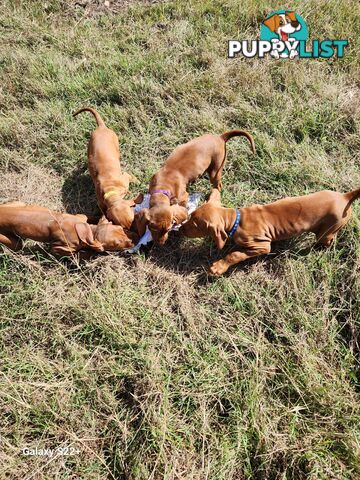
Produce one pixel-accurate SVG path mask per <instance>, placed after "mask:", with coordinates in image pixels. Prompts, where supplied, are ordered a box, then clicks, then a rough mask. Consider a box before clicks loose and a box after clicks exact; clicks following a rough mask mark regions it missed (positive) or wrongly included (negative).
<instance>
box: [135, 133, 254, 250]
mask: <svg viewBox="0 0 360 480" xmlns="http://www.w3.org/2000/svg"><path fill="white" fill-rule="evenodd" d="M237 136H245V137H246V138H247V139H248V140H249V141H250V144H251V148H252V151H253V153H255V144H254V140H253V138H252V136H251V135H250V134H249V133H248V132H245V131H244V130H233V131H231V132H226V133H223V134H222V135H209V134H208V135H202V136H201V137H198V138H195V139H194V140H191V141H190V142H188V143H185V144H183V145H180V146H178V147H177V148H175V150H174V151H173V152H172V154H171V155H170V156H169V158H168V159H167V160H166V162H165V165H164V166H163V167H162V168H161V169H160V170H159V171H158V172H157V173H156V174H155V175H154V176H153V177H152V179H151V181H150V187H149V193H150V194H151V197H150V209H148V208H144V209H143V210H141V212H139V214H137V215H136V217H135V222H136V224H137V229H138V233H139V234H140V235H143V234H144V232H145V228H146V225H148V226H149V230H150V232H151V235H152V237H153V239H154V241H155V242H156V243H159V244H160V245H162V244H164V243H165V242H166V240H167V238H168V232H169V230H170V228H171V226H172V224H173V223H176V224H180V223H182V222H183V221H184V220H186V219H187V217H188V214H187V210H186V208H185V207H186V204H187V199H188V196H189V195H188V193H187V192H186V187H187V185H188V183H190V182H193V181H194V180H196V179H197V178H198V177H199V176H200V175H202V174H203V173H204V172H208V174H209V178H210V182H211V184H212V185H213V187H214V188H218V189H219V190H220V189H221V174H222V170H223V168H224V163H225V159H226V142H227V141H228V140H229V139H230V138H232V137H237Z"/></svg>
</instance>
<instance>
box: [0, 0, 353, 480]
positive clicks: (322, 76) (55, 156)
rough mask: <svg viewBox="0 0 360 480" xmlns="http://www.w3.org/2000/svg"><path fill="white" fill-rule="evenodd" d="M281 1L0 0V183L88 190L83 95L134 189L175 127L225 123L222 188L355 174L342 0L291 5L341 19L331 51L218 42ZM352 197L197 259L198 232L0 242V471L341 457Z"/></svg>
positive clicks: (205, 473)
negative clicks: (227, 259)
mask: <svg viewBox="0 0 360 480" xmlns="http://www.w3.org/2000/svg"><path fill="white" fill-rule="evenodd" d="M294 5H295V2H285V3H283V2H279V1H272V2H270V1H265V0H258V1H255V0H254V1H250V0H244V1H242V2H239V1H237V0H223V1H218V0H212V1H209V0H204V1H200V0H198V1H184V0H182V1H180V0H174V1H169V2H161V1H158V2H152V1H147V2H141V1H137V2H131V1H123V2H113V1H110V2H109V6H106V5H105V4H104V2H102V1H98V2H96V1H85V0H82V1H79V2H77V3H76V2H71V1H60V0H54V1H51V2H50V1H35V0H34V1H15V2H14V1H5V2H3V4H2V7H1V11H0V33H1V55H0V62H1V70H0V111H1V114H0V171H1V178H2V181H1V186H0V201H7V200H14V199H18V200H23V201H26V202H32V203H38V204H41V205H45V206H48V207H51V208H57V209H61V210H64V209H66V210H67V211H69V212H88V213H90V212H93V211H94V209H95V208H96V202H95V199H94V191H93V187H92V184H91V180H90V179H89V176H88V173H87V166H86V144H87V141H88V138H89V134H90V132H91V130H92V129H93V128H94V120H93V118H92V117H91V116H90V115H89V114H87V113H84V114H82V115H81V116H78V117H76V118H75V119H74V118H72V112H74V111H75V110H76V109H77V108H79V107H80V106H83V105H92V106H94V107H96V108H97V109H98V110H99V111H100V112H101V114H102V115H103V117H104V119H105V121H106V123H107V125H108V126H109V127H111V128H113V129H114V130H115V131H116V133H117V134H118V135H119V139H120V144H121V151H122V165H123V168H124V169H125V170H127V171H129V172H131V173H133V174H134V175H136V176H137V177H138V178H139V180H140V183H139V184H138V185H135V184H133V185H132V187H131V188H132V193H134V194H135V193H137V192H138V191H142V192H145V191H146V188H147V184H148V181H149V178H150V176H151V174H152V173H153V172H155V171H156V169H157V168H158V167H159V166H160V165H161V164H162V163H163V161H164V159H165V158H166V156H167V155H168V154H169V153H170V152H171V151H172V149H173V148H174V147H175V146H176V145H178V144H180V143H182V142H184V141H187V140H189V139H191V138H193V137H195V136H197V135H200V134H202V133H204V132H211V133H222V132H223V131H226V130H229V129H233V128H246V129H247V130H248V131H249V132H251V133H252V134H253V135H254V138H255V142H256V146H257V153H256V155H252V154H251V152H250V149H249V145H248V143H247V142H246V140H245V139H241V138H236V139H233V140H231V141H229V148H228V160H227V163H226V166H225V171H224V178H223V183H224V194H223V203H224V205H226V206H233V207H234V206H244V205H247V204H251V203H254V202H257V203H263V202H269V201H272V200H275V199H279V198H281V197H283V196H286V195H297V194H305V193H310V192H313V191H316V190H321V189H324V188H327V189H334V190H339V191H348V190H351V189H355V188H358V187H359V185H360V172H359V154H358V151H359V144H360V141H359V134H358V133H359V131H358V127H359V102H360V95H359V93H360V92H359V84H358V79H359V56H358V55H359V50H358V47H359V44H358V42H359V33H360V32H359V25H360V20H359V6H358V5H357V4H356V2H353V1H350V0H344V1H342V2H340V1H328V0H308V1H306V2H301V3H300V4H299V5H298V4H296V6H295V8H296V11H297V12H298V13H300V14H301V15H302V16H303V17H304V19H305V20H306V21H307V22H308V25H309V28H310V37H311V39H325V38H331V39H333V38H334V39H348V40H349V42H350V47H349V48H348V49H347V50H346V54H345V58H344V59H343V60H337V59H331V60H300V61H286V60H285V61H275V60H272V59H265V60H257V59H253V60H245V59H237V60H229V59H227V58H226V53H227V52H226V49H227V40H229V39H242V38H243V39H252V38H254V39H256V38H258V34H259V26H260V23H261V21H262V20H263V19H264V17H265V15H266V14H268V13H269V12H271V11H272V10H274V9H276V8H294ZM191 188H192V191H200V192H202V193H203V194H204V195H206V193H207V192H208V191H209V184H208V181H207V179H206V178H204V179H201V180H200V181H199V182H197V183H196V184H195V185H193V186H192V187H191ZM359 213H360V204H359V202H358V203H357V204H356V205H354V213H353V217H352V219H351V221H350V223H349V224H348V225H347V227H346V228H345V229H344V230H343V231H342V232H341V233H340V235H339V236H338V238H337V239H336V242H335V243H334V245H333V246H331V248H330V249H328V250H326V251H317V250H314V249H313V248H309V247H311V245H312V243H313V238H312V237H311V236H304V237H301V238H300V239H296V240H293V241H290V242H287V243H281V244H279V245H275V246H274V250H273V253H272V254H271V255H269V256H267V257H266V258H261V259H257V260H254V261H251V262H248V263H246V264H244V265H242V266H238V267H237V268H235V269H232V270H231V271H230V272H229V273H228V274H227V275H225V276H224V277H222V278H219V279H215V280H210V279H209V278H208V277H207V275H206V271H207V268H208V266H209V264H210V262H211V260H214V259H216V258H218V253H217V252H216V250H215V248H214V246H213V244H212V243H211V241H209V240H195V241H194V240H190V239H189V240H186V239H184V238H182V237H181V236H179V235H178V234H174V235H173V236H171V238H170V240H169V241H168V243H167V244H166V245H165V246H164V247H163V248H160V247H154V248H151V249H149V250H148V251H146V252H142V254H140V255H134V256H131V257H123V256H116V255H109V256H102V257H99V258H97V259H95V260H93V261H89V262H86V263H83V264H76V263H74V262H73V263H71V262H65V261H59V260H57V259H55V258H53V257H52V256H51V255H50V254H49V252H48V251H47V250H46V249H45V248H43V247H42V246H36V245H34V244H33V243H31V242H28V243H27V245H26V247H25V249H24V250H23V251H22V252H20V253H16V254H15V253H11V252H9V251H8V250H6V249H2V250H1V253H0V301H1V306H0V320H1V323H0V326H1V337H0V342H1V346H0V358H1V372H0V401H1V422H0V472H1V474H0V476H1V477H2V478H11V479H24V478H26V479H55V478H57V479H86V480H87V479H119V480H120V479H129V480H143V479H153V480H157V479H159V480H160V479H167V480H170V479H181V480H185V479H186V480H190V479H196V480H203V479H209V480H210V479H211V480H230V479H231V480H241V479H260V480H270V479H279V480H280V479H281V480H285V479H288V480H289V479H294V480H299V479H311V480H313V479H355V478H359V474H360V466H359V458H360V457H359V447H358V436H357V434H358V427H359V417H358V413H359V411H358V408H357V407H358V405H359V403H358V396H357V394H358V390H357V388H358V387H357V386H358V384H357V374H358V369H357V365H358V364H357V360H358V352H359V350H358V349H359V343H358V335H359V324H358V323H357V321H358V317H359V298H360V295H359V281H358V279H359V253H360V242H359V235H358V229H359ZM306 249H307V250H308V251H307V252H306ZM66 445H67V446H71V447H73V448H74V449H75V450H76V451H75V452H72V453H74V454H73V455H68V456H66V455H61V454H60V452H59V451H58V452H57V453H56V454H54V456H53V457H42V456H32V457H29V456H25V455H24V454H23V453H22V449H23V448H25V447H29V448H35V447H37V448H56V447H62V446H66ZM62 453H64V452H62Z"/></svg>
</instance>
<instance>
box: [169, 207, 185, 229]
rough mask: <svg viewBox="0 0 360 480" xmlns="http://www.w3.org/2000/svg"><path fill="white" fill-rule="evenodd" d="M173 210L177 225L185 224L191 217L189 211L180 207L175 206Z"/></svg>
mask: <svg viewBox="0 0 360 480" xmlns="http://www.w3.org/2000/svg"><path fill="white" fill-rule="evenodd" d="M171 210H172V214H173V220H174V222H175V223H176V225H179V223H183V222H185V220H187V219H188V217H189V214H188V211H187V209H186V208H185V207H181V206H180V205H173V206H172V207H171Z"/></svg>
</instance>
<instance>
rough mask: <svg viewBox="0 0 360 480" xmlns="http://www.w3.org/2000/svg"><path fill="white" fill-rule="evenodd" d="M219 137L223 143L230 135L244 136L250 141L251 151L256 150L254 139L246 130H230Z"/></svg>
mask: <svg viewBox="0 0 360 480" xmlns="http://www.w3.org/2000/svg"><path fill="white" fill-rule="evenodd" d="M220 137H221V138H222V139H223V140H224V142H225V143H226V142H227V141H228V140H229V139H230V138H232V137H246V138H247V139H248V140H249V142H250V145H251V150H252V152H253V153H255V152H256V149H255V142H254V139H253V137H252V135H250V133H249V132H247V131H246V130H231V131H230V132H225V133H223V134H222V135H220Z"/></svg>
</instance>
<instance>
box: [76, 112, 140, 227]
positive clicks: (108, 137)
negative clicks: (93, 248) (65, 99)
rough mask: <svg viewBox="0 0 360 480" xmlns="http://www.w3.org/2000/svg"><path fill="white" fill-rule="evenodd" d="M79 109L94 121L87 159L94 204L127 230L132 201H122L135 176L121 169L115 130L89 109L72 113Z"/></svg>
mask: <svg viewBox="0 0 360 480" xmlns="http://www.w3.org/2000/svg"><path fill="white" fill-rule="evenodd" d="M81 112H91V113H92V114H93V115H94V117H95V120H96V123H97V128H96V129H95V131H94V132H92V134H91V137H90V141H89V145H88V160H89V171H90V175H91V177H92V179H93V182H94V185H95V190H96V197H97V201H98V205H99V207H100V209H101V211H102V212H103V214H104V215H105V216H106V218H108V219H109V220H111V221H112V222H113V223H114V224H115V225H121V226H122V227H124V228H127V229H130V227H131V224H132V222H133V220H134V209H133V207H134V205H135V201H134V200H125V199H124V197H125V195H126V194H127V193H128V191H129V183H130V182H134V181H136V178H135V177H134V176H133V175H130V174H129V173H125V172H122V171H121V167H120V149H119V140H118V137H117V136H116V134H115V132H114V131H113V130H111V129H110V128H107V127H106V126H105V123H104V121H103V119H102V118H101V116H100V115H99V113H98V112H97V111H96V110H94V109H93V108H88V107H86V108H81V109H80V110H78V111H77V112H75V113H74V116H76V115H78V114H79V113H81Z"/></svg>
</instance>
